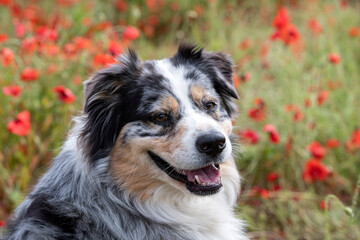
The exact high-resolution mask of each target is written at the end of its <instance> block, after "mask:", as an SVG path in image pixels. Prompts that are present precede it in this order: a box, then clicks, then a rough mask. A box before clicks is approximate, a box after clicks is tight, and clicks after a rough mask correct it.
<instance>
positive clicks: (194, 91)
mask: <svg viewBox="0 0 360 240" xmlns="http://www.w3.org/2000/svg"><path fill="white" fill-rule="evenodd" d="M190 93H191V97H192V99H193V100H194V101H195V102H196V104H198V105H199V106H200V105H201V101H202V99H203V98H204V97H205V89H204V88H202V87H200V86H192V87H191V89H190Z"/></svg>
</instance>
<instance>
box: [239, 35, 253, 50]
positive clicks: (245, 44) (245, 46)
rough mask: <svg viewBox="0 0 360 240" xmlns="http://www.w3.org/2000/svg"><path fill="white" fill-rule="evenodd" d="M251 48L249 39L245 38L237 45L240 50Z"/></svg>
mask: <svg viewBox="0 0 360 240" xmlns="http://www.w3.org/2000/svg"><path fill="white" fill-rule="evenodd" d="M250 46H251V41H250V39H248V38H246V39H244V40H243V41H242V42H241V43H240V44H239V48H240V49H242V50H245V49H248V48H249V47H250Z"/></svg>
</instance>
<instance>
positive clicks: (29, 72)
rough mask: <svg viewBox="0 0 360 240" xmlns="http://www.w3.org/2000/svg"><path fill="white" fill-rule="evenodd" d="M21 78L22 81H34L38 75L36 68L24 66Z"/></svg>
mask: <svg viewBox="0 0 360 240" xmlns="http://www.w3.org/2000/svg"><path fill="white" fill-rule="evenodd" d="M20 77H21V80H22V81H24V82H32V81H35V80H36V79H38V77H39V72H38V71H37V70H36V69H33V68H29V67H28V68H25V69H24V70H23V71H22V72H21V76H20Z"/></svg>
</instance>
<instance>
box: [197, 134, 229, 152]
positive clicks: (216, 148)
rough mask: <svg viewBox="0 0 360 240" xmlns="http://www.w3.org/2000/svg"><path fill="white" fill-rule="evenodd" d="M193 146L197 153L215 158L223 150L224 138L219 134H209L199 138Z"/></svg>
mask: <svg viewBox="0 0 360 240" xmlns="http://www.w3.org/2000/svg"><path fill="white" fill-rule="evenodd" d="M195 145H196V148H197V149H198V151H199V152H201V153H206V154H207V155H210V156H213V157H215V156H217V155H219V154H220V153H221V152H222V151H223V150H224V149H225V147H226V138H225V136H224V135H223V134H222V133H220V132H211V133H207V134H203V135H201V136H199V137H198V139H196V142H195Z"/></svg>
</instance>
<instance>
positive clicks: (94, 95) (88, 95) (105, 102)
mask: <svg viewBox="0 0 360 240" xmlns="http://www.w3.org/2000/svg"><path fill="white" fill-rule="evenodd" d="M117 60H118V61H119V63H118V64H114V65H112V66H110V67H108V68H105V69H102V70H100V71H98V72H96V73H95V74H93V75H92V76H91V77H90V79H89V80H87V81H85V82H84V95H85V100H84V101H85V103H84V120H85V125H84V127H83V129H82V132H81V136H80V143H81V144H82V146H83V149H84V153H85V154H86V155H87V157H89V158H90V159H92V160H96V159H99V158H101V157H104V156H106V155H108V154H109V153H110V151H111V149H112V147H113V145H114V143H115V141H116V138H117V136H118V134H119V132H120V130H121V128H122V127H123V125H124V122H125V120H124V119H125V117H126V116H124V115H126V114H128V115H129V113H126V109H127V108H129V107H128V106H127V105H130V106H131V104H129V103H128V101H129V100H127V99H124V96H126V95H127V94H125V91H127V88H125V87H124V86H128V85H131V83H134V82H135V81H136V80H137V79H138V78H139V75H140V72H141V62H140V60H139V59H138V57H137V55H136V53H135V52H134V51H132V50H129V53H128V54H125V55H121V56H120V57H119V58H118V59H117ZM119 109H121V111H119ZM128 111H132V110H131V109H129V110H128Z"/></svg>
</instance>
